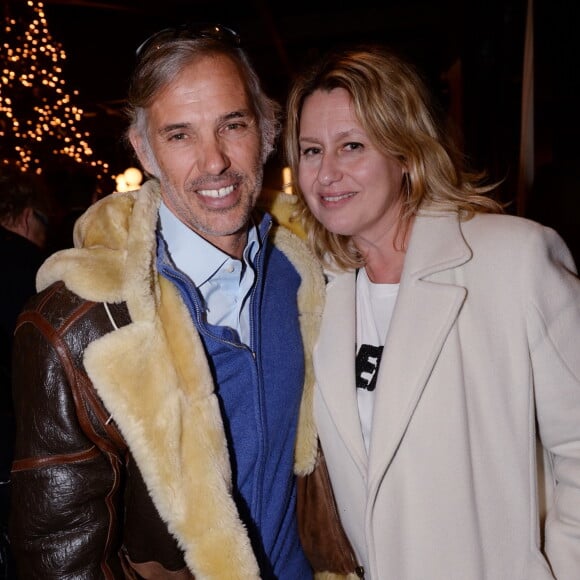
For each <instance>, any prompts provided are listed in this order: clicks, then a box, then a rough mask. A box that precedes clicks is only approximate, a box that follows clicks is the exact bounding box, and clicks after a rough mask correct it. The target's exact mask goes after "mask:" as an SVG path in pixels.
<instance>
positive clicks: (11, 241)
mask: <svg viewBox="0 0 580 580" xmlns="http://www.w3.org/2000/svg"><path fill="white" fill-rule="evenodd" d="M42 185H43V184H42V183H41V182H40V181H39V180H38V179H37V178H36V177H34V176H32V175H31V174H29V173H26V172H23V171H22V170H21V169H20V168H18V167H12V166H3V167H2V168H0V259H1V260H2V265H3V267H4V272H5V276H4V278H3V284H2V302H1V303H0V304H1V305H0V578H12V577H13V571H12V566H13V564H12V560H11V557H10V549H9V545H8V536H7V533H8V532H7V526H8V506H9V495H10V494H9V492H10V465H11V463H12V448H13V445H14V413H13V409H12V394H11V369H10V367H11V356H12V335H13V333H14V327H15V326H16V318H17V317H18V314H19V312H20V311H21V310H22V307H23V306H24V303H25V301H26V300H27V298H29V297H30V296H32V295H33V294H34V293H35V287H34V279H35V277H36V272H37V270H38V268H39V267H40V265H41V264H42V262H43V260H44V258H45V255H44V250H43V248H44V246H45V242H46V234H47V218H46V214H47V208H48V204H47V197H46V190H45V189H44V188H43V186H42Z"/></svg>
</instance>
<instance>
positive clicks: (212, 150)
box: [199, 136, 231, 175]
mask: <svg viewBox="0 0 580 580" xmlns="http://www.w3.org/2000/svg"><path fill="white" fill-rule="evenodd" d="M199 165H200V167H199V169H200V171H201V172H202V173H205V174H208V175H220V174H221V173H223V172H224V171H225V170H226V169H228V168H229V167H230V165H231V163H230V159H229V157H228V155H227V153H226V151H225V148H224V146H223V143H222V142H221V141H220V139H219V138H218V137H215V136H212V137H209V138H207V139H205V140H204V141H203V144H202V146H201V152H200V161H199Z"/></svg>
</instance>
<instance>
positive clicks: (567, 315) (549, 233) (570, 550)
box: [527, 228, 580, 580]
mask: <svg viewBox="0 0 580 580" xmlns="http://www.w3.org/2000/svg"><path fill="white" fill-rule="evenodd" d="M528 256H533V258H531V260H532V263H531V264H529V268H528V269H527V271H528V272H530V273H531V279H530V280H529V296H530V300H529V303H528V304H529V312H528V333H529V340H530V355H531V361H532V369H531V370H532V373H533V382H534V394H535V403H536V416H537V420H538V430H539V437H540V439H541V442H542V445H543V447H544V452H545V453H544V457H545V462H546V465H545V468H546V473H547V475H548V477H547V485H546V489H547V490H549V493H548V495H547V505H546V509H547V515H546V520H545V552H546V555H547V558H548V560H549V562H550V564H551V566H552V570H553V573H554V575H555V577H556V578H557V579H558V580H572V579H573V578H574V579H576V578H578V573H579V571H580V280H579V278H578V277H577V275H576V268H575V265H574V263H573V260H572V258H571V256H570V253H569V251H568V249H567V248H566V246H565V244H564V242H563V241H562V240H561V238H560V237H559V236H558V235H557V234H556V233H555V232H554V231H553V230H550V229H547V228H545V229H543V236H537V237H536V238H535V240H534V242H533V243H532V244H531V246H530V253H529V254H528Z"/></svg>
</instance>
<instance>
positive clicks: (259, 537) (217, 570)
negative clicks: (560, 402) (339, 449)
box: [11, 26, 324, 580]
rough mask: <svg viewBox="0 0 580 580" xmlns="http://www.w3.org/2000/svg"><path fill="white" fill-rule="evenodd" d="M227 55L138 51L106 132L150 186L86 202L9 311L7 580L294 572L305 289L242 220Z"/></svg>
mask: <svg viewBox="0 0 580 580" xmlns="http://www.w3.org/2000/svg"><path fill="white" fill-rule="evenodd" d="M238 44H239V42H238V37H237V36H236V35H235V33H233V32H232V31H230V30H228V29H226V28H223V27H221V26H216V27H209V28H197V27H193V26H183V27H179V28H174V29H168V30H163V31H161V32H159V33H157V34H155V35H154V36H153V37H151V38H150V39H148V40H147V41H146V42H145V43H144V44H143V45H142V46H141V47H140V48H139V50H138V55H137V62H136V66H135V71H134V73H133V76H132V79H131V83H130V90H129V110H130V121H131V123H130V128H129V131H128V137H129V139H130V141H131V143H132V145H133V147H134V150H135V152H136V154H137V156H138V158H139V160H140V162H141V164H142V166H143V168H144V169H145V170H146V172H147V173H148V174H149V175H151V176H154V178H152V179H149V180H148V181H147V182H146V183H145V184H144V186H143V187H142V188H141V189H140V190H139V191H136V192H131V193H126V194H121V193H116V194H113V195H111V196H109V197H107V198H105V199H103V200H101V201H100V202H98V203H97V204H95V205H93V206H92V207H91V208H89V210H88V211H87V212H86V213H85V214H84V215H83V216H82V217H81V218H80V219H79V221H78V222H77V225H76V228H75V248H74V249H70V250H64V251H62V252H59V253H57V254H54V255H53V256H52V257H51V258H50V259H49V260H47V261H46V263H45V264H44V265H43V267H42V268H41V270H40V272H39V276H38V286H39V288H40V289H41V293H40V295H39V296H38V298H36V299H35V301H34V302H33V303H32V304H31V305H30V307H29V308H28V310H27V311H26V312H24V313H23V315H22V316H21V317H20V319H19V325H18V328H17V332H16V341H17V347H18V348H17V355H16V359H15V360H16V365H17V369H16V377H15V388H16V391H17V392H18V396H17V398H16V406H17V412H18V417H19V424H18V433H17V444H16V460H15V462H14V465H13V481H14V500H13V506H12V508H13V509H12V512H13V519H12V523H11V534H12V540H13V543H14V548H15V554H16V559H17V563H18V568H19V570H18V571H19V574H21V575H22V577H23V578H57V577H58V578H63V577H71V578H72V577H79V578H80V577H82V578H103V577H104V578H120V577H131V578H135V577H137V578H139V577H143V578H169V577H171V578H194V577H195V578H198V579H199V578H223V579H237V578H239V579H244V580H247V579H250V578H258V577H261V578H285V579H289V580H290V579H292V580H296V579H299V578H300V579H302V578H309V577H311V571H310V567H309V565H308V563H307V561H306V559H305V556H304V554H303V551H302V548H301V547H300V543H299V540H298V533H297V525H296V516H295V507H296V506H295V503H296V500H295V497H296V485H295V478H294V476H293V469H294V470H295V471H296V473H303V472H305V471H307V470H308V469H310V468H311V467H312V464H313V461H314V452H315V437H314V430H313V427H312V421H311V408H310V407H311V396H312V392H311V391H312V371H311V366H310V365H311V360H310V353H311V351H312V342H313V340H314V338H315V334H316V330H317V327H318V323H319V318H320V312H321V303H322V297H323V293H324V282H323V278H322V275H321V272H320V270H319V268H318V266H317V265H316V262H315V261H314V259H313V258H312V257H311V256H310V254H309V253H308V252H307V251H306V250H305V248H304V246H303V245H302V242H301V241H300V240H299V239H298V238H297V237H295V236H294V235H292V234H291V233H290V232H289V231H287V230H284V229H283V228H281V227H276V226H274V225H272V223H271V218H270V217H269V216H268V215H261V216H260V215H257V213H256V212H255V211H254V206H255V203H256V200H257V198H258V196H259V194H260V190H261V185H262V171H263V162H264V161H265V160H266V158H267V156H268V154H269V152H270V151H271V150H272V148H273V144H274V139H275V137H276V132H277V121H276V107H275V105H274V104H273V103H272V102H271V101H270V100H269V99H267V98H266V97H265V96H264V94H263V93H262V91H261V89H260V86H259V82H258V79H257V77H256V75H255V73H254V71H253V70H252V69H251V67H250V65H249V64H248V61H247V59H246V57H245V56H244V53H243V52H242V50H241V49H240V48H239V46H238ZM303 387H304V392H303ZM301 401H303V403H301ZM299 411H300V413H299Z"/></svg>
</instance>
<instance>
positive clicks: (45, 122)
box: [0, 0, 109, 179]
mask: <svg viewBox="0 0 580 580" xmlns="http://www.w3.org/2000/svg"><path fill="white" fill-rule="evenodd" d="M26 5H27V7H28V9H29V11H30V12H31V13H32V15H33V16H32V20H31V21H30V22H28V23H27V22H25V21H24V19H18V20H17V19H15V18H10V17H6V18H5V20H4V34H3V35H2V38H3V39H4V40H3V41H0V152H1V154H0V158H2V159H3V162H4V163H10V162H12V163H15V164H16V165H18V166H20V167H21V168H22V169H23V170H29V169H30V170H33V171H36V172H37V173H42V171H43V165H44V164H46V163H48V162H49V161H48V160H47V159H43V161H40V160H39V157H40V158H42V157H43V156H42V154H41V153H40V152H39V151H38V146H43V147H47V148H48V149H47V152H49V153H50V154H52V155H54V156H55V157H57V158H60V159H64V160H69V161H72V162H74V163H76V164H79V165H84V166H86V167H90V168H91V169H92V171H93V172H94V173H95V175H96V177H97V178H98V179H102V177H103V175H104V174H106V173H108V171H109V166H108V164H107V163H105V162H104V161H102V160H100V159H96V158H95V155H94V151H93V149H92V148H91V146H90V145H89V141H90V135H89V133H88V132H86V131H83V130H82V129H81V127H80V124H81V122H82V120H83V114H84V111H83V110H82V109H81V108H80V107H78V106H76V105H74V104H73V102H72V98H71V95H70V94H69V93H68V92H67V90H66V82H65V80H64V78H62V73H63V68H62V66H61V65H62V63H63V62H64V61H65V60H66V58H67V56H66V52H65V50H64V49H63V47H62V46H61V45H60V43H58V42H56V41H55V40H54V39H53V38H52V36H51V34H50V32H49V31H48V26H47V21H46V16H45V13H44V4H43V3H42V2H37V1H35V0H27V2H26ZM72 96H74V97H77V96H78V91H73V92H72Z"/></svg>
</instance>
